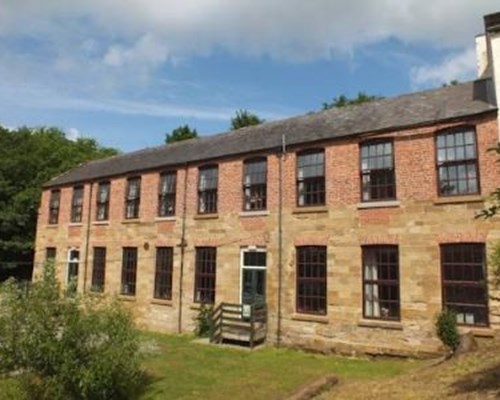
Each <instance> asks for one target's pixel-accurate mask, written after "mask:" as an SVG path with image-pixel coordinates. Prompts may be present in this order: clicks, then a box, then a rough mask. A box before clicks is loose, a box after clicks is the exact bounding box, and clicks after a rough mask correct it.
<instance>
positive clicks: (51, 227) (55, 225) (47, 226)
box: [45, 224, 59, 229]
mask: <svg viewBox="0 0 500 400" xmlns="http://www.w3.org/2000/svg"><path fill="white" fill-rule="evenodd" d="M45 227H46V228H48V229H57V228H59V225H57V224H48V225H45Z"/></svg>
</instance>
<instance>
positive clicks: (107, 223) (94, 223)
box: [92, 220, 109, 225]
mask: <svg viewBox="0 0 500 400" xmlns="http://www.w3.org/2000/svg"><path fill="white" fill-rule="evenodd" d="M92 225H109V221H107V220H106V221H94V222H92Z"/></svg>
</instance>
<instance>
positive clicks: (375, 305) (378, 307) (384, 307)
mask: <svg viewBox="0 0 500 400" xmlns="http://www.w3.org/2000/svg"><path fill="white" fill-rule="evenodd" d="M363 300H364V307H363V316H364V317H365V318H374V319H388V320H391V319H392V320H399V318H400V316H399V315H400V311H399V308H400V306H399V255H398V247H397V246H365V247H363Z"/></svg>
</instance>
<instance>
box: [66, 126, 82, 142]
mask: <svg viewBox="0 0 500 400" xmlns="http://www.w3.org/2000/svg"><path fill="white" fill-rule="evenodd" d="M80 136H81V134H80V131H79V130H78V129H76V128H69V129H68V130H66V137H67V138H68V139H69V140H72V141H73V142H76V140H77V139H79V138H80Z"/></svg>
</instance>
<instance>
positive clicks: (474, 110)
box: [44, 80, 497, 188]
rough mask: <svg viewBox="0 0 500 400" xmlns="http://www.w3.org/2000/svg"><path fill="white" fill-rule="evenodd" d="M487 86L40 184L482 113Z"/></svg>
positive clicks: (244, 132) (334, 113) (415, 96)
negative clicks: (283, 143)
mask: <svg viewBox="0 0 500 400" xmlns="http://www.w3.org/2000/svg"><path fill="white" fill-rule="evenodd" d="M489 85H491V81H490V80H479V81H473V82H467V83H462V84H459V85H456V86H449V87H444V88H439V89H433V90H427V91H422V92H417V93H411V94H406V95H403V96H398V97H394V98H387V99H382V100H377V101H373V102H369V103H364V104H361V105H357V106H350V107H343V108H333V109H330V110H326V111H320V112H316V113H310V114H307V115H304V116H299V117H294V118H288V119H285V120H282V121H275V122H268V123H264V124H261V125H258V126H253V127H247V128H242V129H238V130H236V131H231V132H227V133H222V134H218V135H213V136H207V137H202V138H199V139H191V140H187V141H184V142H179V143H176V144H170V145H162V146H158V147H153V148H146V149H144V150H140V151H135V152H132V153H127V154H122V155H118V156H114V157H110V158H107V159H103V160H97V161H91V162H88V163H85V164H82V165H80V166H78V167H76V168H74V169H72V170H70V171H68V172H66V173H64V174H62V175H60V176H57V177H55V178H53V179H52V180H50V181H49V182H47V183H46V184H45V185H44V187H45V188H49V187H54V186H64V185H68V184H74V183H77V182H85V181H90V180H96V179H102V178H105V177H112V176H119V175H125V174H128V173H133V172H137V171H144V170H150V169H157V168H162V167H168V166H175V165H181V164H184V163H187V162H202V161H204V160H211V159H216V158H221V157H226V156H232V155H238V154H242V153H250V152H257V151H264V150H272V149H278V148H279V147H280V146H281V141H282V135H283V134H285V136H286V143H287V145H297V144H302V143H308V142H316V141H322V140H328V139H336V138H343V137H349V136H358V135H361V134H364V133H382V132H386V131H391V130H396V129H401V128H408V127H413V126H421V125H427V124H432V123H435V122H440V121H447V120H453V119H457V118H463V117H469V116H474V115H478V114H483V113H486V112H491V111H494V110H496V109H497V108H496V106H494V105H493V104H491V102H488V101H487V100H488V97H489V96H488V95H487V94H488V93H489V90H487V88H488V87H489Z"/></svg>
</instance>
